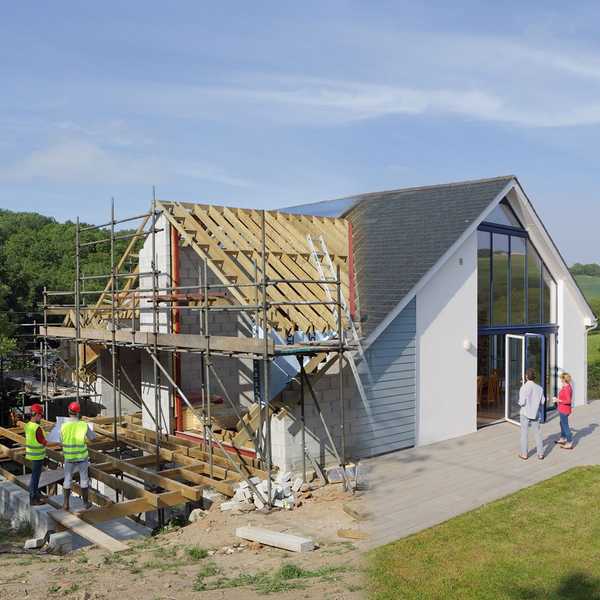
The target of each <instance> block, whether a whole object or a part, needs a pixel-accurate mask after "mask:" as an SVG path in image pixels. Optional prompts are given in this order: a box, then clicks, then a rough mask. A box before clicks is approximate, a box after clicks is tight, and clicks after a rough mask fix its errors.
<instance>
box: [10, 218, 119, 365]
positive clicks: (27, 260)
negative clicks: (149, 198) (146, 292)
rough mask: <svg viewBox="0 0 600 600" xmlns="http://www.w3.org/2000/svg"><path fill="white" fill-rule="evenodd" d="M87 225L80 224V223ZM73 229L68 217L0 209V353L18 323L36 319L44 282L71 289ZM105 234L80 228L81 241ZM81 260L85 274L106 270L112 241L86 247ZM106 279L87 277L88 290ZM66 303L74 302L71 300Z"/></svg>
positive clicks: (13, 340) (12, 340)
mask: <svg viewBox="0 0 600 600" xmlns="http://www.w3.org/2000/svg"><path fill="white" fill-rule="evenodd" d="M87 226H88V224H86V223H82V224H81V227H82V228H84V227H87ZM75 229H76V225H75V223H74V222H72V221H66V222H64V223H59V222H58V221H57V220H56V219H54V218H52V217H46V216H44V215H41V214H38V213H33V212H13V211H10V210H2V209H0V356H2V354H4V355H6V353H7V352H9V351H11V350H12V349H14V347H15V345H16V343H17V341H18V340H17V338H16V336H17V333H18V329H19V327H18V324H19V323H22V322H27V321H29V322H31V320H33V319H35V318H36V316H37V319H38V320H39V318H40V313H39V311H40V310H41V307H42V304H43V289H44V287H47V288H48V289H49V290H64V291H67V290H73V289H74V282H75ZM119 233H120V234H124V233H126V232H119ZM109 236H110V232H109V230H107V229H94V230H89V231H85V232H82V233H81V241H82V243H85V242H89V241H93V240H102V239H107V238H109ZM126 244H127V241H126V240H119V241H117V244H116V256H117V258H118V257H120V256H121V255H122V253H123V252H124V250H125V246H126ZM80 261H81V272H82V273H84V274H86V275H103V274H108V273H109V271H110V244H109V243H101V244H94V245H91V246H84V247H83V248H82V249H81V252H80ZM105 284H106V280H103V281H100V280H98V281H95V282H94V281H90V282H86V289H99V288H103V287H104V285H105ZM65 300H66V299H65ZM67 302H69V303H72V299H71V300H70V301H67Z"/></svg>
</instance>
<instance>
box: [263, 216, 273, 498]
mask: <svg viewBox="0 0 600 600" xmlns="http://www.w3.org/2000/svg"><path fill="white" fill-rule="evenodd" d="M266 231H267V225H266V219H265V211H264V210H263V211H262V212H261V234H262V235H261V259H262V308H263V338H264V346H263V396H264V397H263V398H261V401H262V403H263V404H264V406H265V411H266V415H265V418H264V419H263V422H265V423H266V428H265V429H266V431H265V445H266V449H265V450H266V462H267V506H268V508H271V505H272V501H273V496H272V493H271V488H272V481H271V475H272V470H273V465H272V463H271V461H272V452H271V418H270V412H271V411H270V398H269V394H270V391H269V378H270V372H269V371H270V369H269V367H270V364H271V363H270V358H269V314H268V313H269V305H268V303H267V285H268V280H267V233H266ZM261 409H262V407H261Z"/></svg>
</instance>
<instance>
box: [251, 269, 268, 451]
mask: <svg viewBox="0 0 600 600" xmlns="http://www.w3.org/2000/svg"><path fill="white" fill-rule="evenodd" d="M254 283H255V284H256V287H255V288H254V305H255V306H256V310H255V312H254V328H255V334H254V335H255V336H257V337H258V330H259V327H260V312H259V305H260V297H259V287H260V284H259V282H258V264H257V263H256V261H254ZM263 331H264V327H263ZM253 365H256V368H257V370H258V362H257V361H253ZM258 379H259V382H260V372H259V377H258ZM263 429H264V421H263V412H262V397H261V394H260V384H259V386H258V432H257V433H258V436H257V438H256V455H257V456H258V457H260V460H263V461H264V459H265V455H264V450H265V444H264V433H263Z"/></svg>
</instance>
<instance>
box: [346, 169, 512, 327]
mask: <svg viewBox="0 0 600 600" xmlns="http://www.w3.org/2000/svg"><path fill="white" fill-rule="evenodd" d="M513 179H514V178H513V177H512V176H506V177H497V178H494V179H482V180H477V181H467V182H463V183H451V184H445V185H436V186H430V187H422V188H410V189H404V190H393V191H388V192H376V193H372V194H363V195H360V196H354V197H353V198H352V199H348V200H353V202H352V207H351V208H350V209H349V210H348V211H347V212H346V213H345V215H344V216H345V217H346V218H347V219H348V220H349V221H350V222H351V223H352V243H353V252H354V269H355V276H356V289H357V296H358V302H359V307H360V315H361V319H362V320H363V323H362V334H363V336H365V337H367V336H368V335H370V334H371V333H372V332H373V330H374V329H376V327H377V325H379V323H381V321H383V320H384V319H385V317H386V316H387V315H388V314H389V313H390V311H392V310H393V309H394V308H395V307H396V305H397V304H398V303H399V302H400V301H401V300H402V299H403V298H404V297H405V296H406V294H408V292H409V291H410V290H411V289H412V288H413V287H414V286H415V285H416V284H417V283H418V282H419V281H420V279H421V278H422V277H423V276H424V275H425V274H426V273H427V272H428V271H429V270H430V269H431V268H432V267H433V266H434V265H435V264H436V262H437V261H438V260H439V259H440V258H441V257H442V256H443V255H444V253H445V252H446V251H447V250H448V249H449V248H450V247H451V246H452V245H453V244H454V242H456V241H457V240H458V239H459V238H460V236H461V235H462V234H463V233H464V232H465V231H466V230H467V229H468V227H469V226H470V225H471V224H472V223H473V222H474V221H476V220H477V219H478V217H480V216H481V215H482V213H483V211H484V210H485V209H486V208H487V207H488V206H489V205H490V204H491V202H492V201H493V200H494V199H495V198H496V197H497V196H498V194H499V193H500V192H501V191H502V190H503V189H504V188H505V186H506V185H507V184H508V183H509V182H510V181H511V180H513Z"/></svg>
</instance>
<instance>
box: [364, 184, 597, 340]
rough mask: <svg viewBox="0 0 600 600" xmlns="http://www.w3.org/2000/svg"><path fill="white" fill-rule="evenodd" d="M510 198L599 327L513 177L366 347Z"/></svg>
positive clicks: (589, 322)
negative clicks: (493, 212)
mask: <svg viewBox="0 0 600 600" xmlns="http://www.w3.org/2000/svg"><path fill="white" fill-rule="evenodd" d="M505 197H508V199H509V202H510V203H511V205H512V207H513V208H514V209H515V212H517V216H518V217H519V218H520V219H521V220H522V223H523V225H524V226H525V227H526V229H527V231H528V233H529V236H530V237H531V240H532V242H533V244H534V245H535V246H536V248H537V250H538V252H539V253H540V255H541V257H542V259H543V260H544V262H546V264H547V265H548V267H549V268H550V270H551V272H552V275H553V277H554V278H555V279H557V280H559V279H560V280H562V281H564V283H565V285H566V286H567V287H568V288H569V289H570V291H571V292H572V295H573V297H574V298H575V301H576V302H577V304H578V306H579V307H580V309H581V311H582V313H583V314H584V315H586V325H587V326H589V327H593V326H595V325H596V324H597V318H596V315H595V314H594V312H593V310H592V308H591V307H590V305H589V304H588V302H587V300H586V299H585V296H584V295H583V292H582V291H581V289H580V288H579V286H578V285H577V282H576V281H575V279H574V278H573V275H572V274H571V272H570V271H569V267H568V266H567V263H566V262H565V260H564V258H563V257H562V255H561V253H560V251H559V250H558V248H557V246H556V244H555V243H554V241H553V240H552V238H551V237H550V234H549V233H548V230H547V229H546V227H545V226H544V224H543V223H542V221H541V219H540V218H539V216H538V214H537V212H536V211H535V209H534V207H533V204H532V203H531V201H530V200H529V198H528V196H527V194H526V193H525V191H524V190H523V188H522V187H521V184H520V183H519V181H518V179H517V178H516V177H513V178H512V179H511V180H510V181H509V182H508V183H507V184H506V186H505V187H504V188H503V189H502V190H501V191H500V193H499V194H498V195H497V196H496V197H495V198H494V200H493V201H492V202H490V204H489V205H488V206H487V208H486V209H485V210H484V211H483V212H482V213H481V214H480V215H479V217H478V218H477V219H475V220H474V221H473V222H472V223H471V224H470V225H469V227H468V228H467V229H466V230H465V231H464V232H463V234H462V235H461V236H460V237H459V238H458V239H457V240H456V241H455V242H454V244H452V246H450V248H448V250H447V251H446V252H445V253H444V254H443V255H442V256H441V258H440V259H439V260H438V261H437V262H436V263H435V265H434V266H433V267H432V268H431V269H430V270H429V271H428V272H427V273H426V274H425V275H424V276H423V277H422V278H421V279H420V280H419V281H418V283H417V284H416V285H415V286H413V288H412V289H411V290H410V291H409V292H408V293H407V294H406V295H405V296H404V298H402V300H401V301H400V302H399V303H398V304H397V305H396V307H395V308H394V309H393V310H391V311H390V313H389V314H388V315H387V316H386V318H385V319H383V321H382V322H381V323H380V324H379V325H378V326H377V328H376V329H374V330H373V331H372V332H371V334H370V335H369V336H368V337H367V339H366V340H365V341H364V343H363V347H364V348H368V347H369V346H370V345H371V344H372V343H373V342H374V341H375V340H376V339H377V338H378V337H379V336H380V335H381V334H382V333H383V332H384V331H385V330H386V329H387V327H388V326H389V325H390V324H391V323H392V321H393V320H394V319H395V318H396V317H397V316H398V315H399V314H400V313H401V312H402V310H403V309H404V307H405V306H406V305H407V304H408V303H409V302H410V301H411V300H412V299H413V298H414V297H415V296H416V295H417V293H418V292H419V291H420V290H422V289H423V288H424V287H425V286H426V285H427V283H429V281H431V279H433V277H434V276H435V274H436V273H437V272H438V271H439V270H440V269H441V268H442V266H443V265H444V264H445V263H446V262H447V261H448V260H449V259H450V257H451V256H452V255H453V254H454V253H455V252H456V251H457V250H458V249H459V248H460V247H461V246H462V245H463V244H464V243H465V242H466V241H467V240H468V239H469V237H471V235H473V234H474V233H475V231H477V228H478V227H479V225H480V224H481V223H482V222H483V221H485V220H486V217H487V216H488V215H489V214H490V213H491V212H492V211H493V210H494V209H495V208H496V207H497V206H498V204H500V202H501V201H502V199H503V198H505Z"/></svg>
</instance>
